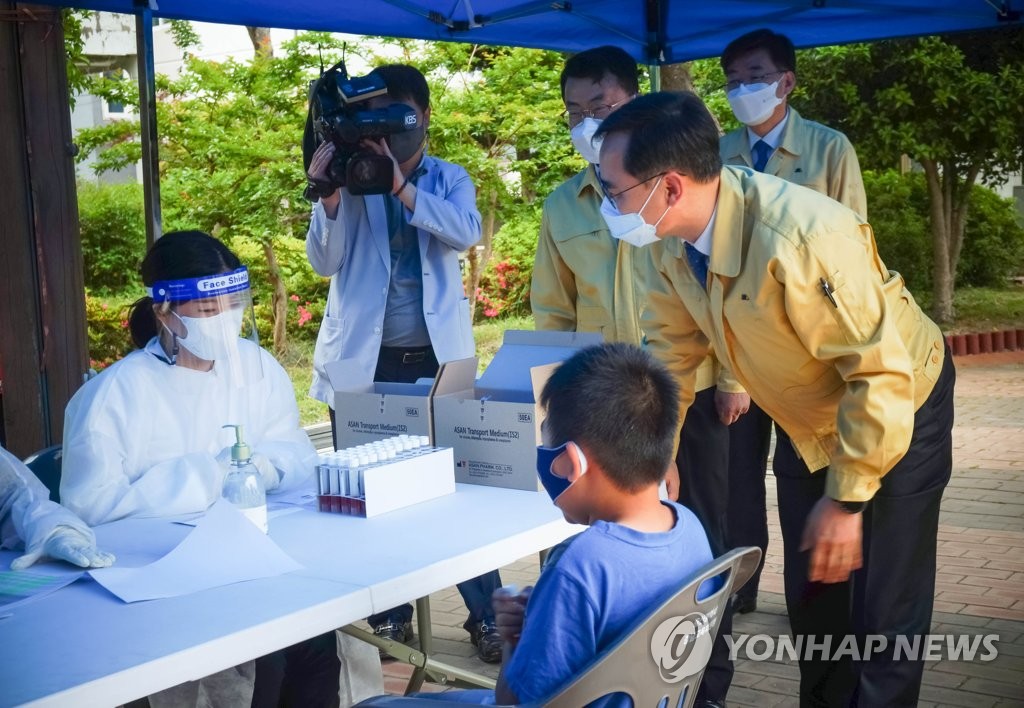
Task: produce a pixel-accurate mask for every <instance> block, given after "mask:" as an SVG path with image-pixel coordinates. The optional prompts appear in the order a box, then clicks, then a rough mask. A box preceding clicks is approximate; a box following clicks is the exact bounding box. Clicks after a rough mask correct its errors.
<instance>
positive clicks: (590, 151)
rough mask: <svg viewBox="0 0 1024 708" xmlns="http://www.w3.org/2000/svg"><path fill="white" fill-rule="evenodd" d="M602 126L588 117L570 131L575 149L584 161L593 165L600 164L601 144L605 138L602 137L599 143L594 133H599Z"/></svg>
mask: <svg viewBox="0 0 1024 708" xmlns="http://www.w3.org/2000/svg"><path fill="white" fill-rule="evenodd" d="M600 125H601V121H600V120H598V119H597V118H591V117H590V116H587V117H586V118H584V119H583V120H582V121H580V122H579V123H577V124H576V125H574V126H573V127H572V130H570V131H569V136H570V137H571V138H572V145H573V147H575V148H576V151H577V152H578V153H579V154H580V156H582V157H583V159H584V160H586V161H587V162H589V163H590V164H592V165H596V164H597V163H598V162H600V157H601V143H603V142H604V136H603V135H602V136H601V137H600V138H598V139H597V141H594V133H596V132H597V128H598V126H600Z"/></svg>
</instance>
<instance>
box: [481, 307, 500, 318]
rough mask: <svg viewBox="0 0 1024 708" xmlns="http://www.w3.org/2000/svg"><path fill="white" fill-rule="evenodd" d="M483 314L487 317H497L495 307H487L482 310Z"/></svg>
mask: <svg viewBox="0 0 1024 708" xmlns="http://www.w3.org/2000/svg"><path fill="white" fill-rule="evenodd" d="M484 314H485V315H486V316H487V317H497V316H498V311H497V310H496V309H494V308H493V307H488V308H487V309H486V310H484Z"/></svg>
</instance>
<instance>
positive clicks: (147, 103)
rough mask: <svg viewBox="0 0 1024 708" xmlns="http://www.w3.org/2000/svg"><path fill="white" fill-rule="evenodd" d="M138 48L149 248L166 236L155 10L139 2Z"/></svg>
mask: <svg viewBox="0 0 1024 708" xmlns="http://www.w3.org/2000/svg"><path fill="white" fill-rule="evenodd" d="M135 46H136V53H137V54H138V62H139V67H138V72H139V123H140V125H141V128H142V191H143V200H144V201H145V207H146V246H147V247H149V246H152V245H153V243H154V242H155V241H156V240H157V239H158V238H160V236H161V235H162V233H163V224H162V221H163V218H162V216H161V213H160V151H159V146H158V144H157V129H156V128H157V126H156V63H155V61H154V59H153V10H152V9H151V7H150V5H149V3H148V2H146V0H136V8H135Z"/></svg>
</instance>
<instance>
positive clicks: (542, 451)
mask: <svg viewBox="0 0 1024 708" xmlns="http://www.w3.org/2000/svg"><path fill="white" fill-rule="evenodd" d="M569 445H572V446H573V447H574V448H576V454H578V455H579V457H580V467H581V468H582V469H581V470H580V476H581V477H582V476H583V475H585V474H586V473H587V458H586V457H584V455H583V450H581V449H580V446H579V445H577V444H576V443H574V442H572V441H569V442H567V443H565V444H564V445H561V446H559V447H544V446H543V445H538V446H537V476H538V477H540V483H541V484H542V485H544V489H545V490H546V491H547V493H548V496H549V497H551V501H555V500H556V499H558V497H559V496H561V495H562V492H564V491H565V490H566V489H568V488H569V487H571V486H572V482H570V481H569V480H568V479H566V478H565V477H559V476H558V475H556V474H555V473H554V472H552V471H551V465H552V464H554V462H555V459H556V458H557V457H558V456H559V455H561V454H562V453H563V452H565V449H566V448H567V447H569Z"/></svg>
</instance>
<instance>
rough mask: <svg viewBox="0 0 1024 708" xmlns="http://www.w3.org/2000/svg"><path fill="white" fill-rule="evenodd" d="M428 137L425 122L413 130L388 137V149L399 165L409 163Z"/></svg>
mask: <svg viewBox="0 0 1024 708" xmlns="http://www.w3.org/2000/svg"><path fill="white" fill-rule="evenodd" d="M425 137H426V128H425V126H424V125H423V121H422V120H421V121H420V124H419V125H418V126H416V127H415V128H414V129H412V130H404V131H402V132H401V133H394V134H392V135H389V136H387V138H386V139H387V143H388V148H390V149H391V154H392V155H394V156H395V159H396V160H398V164H402V163H405V162H407V161H409V160H410V159H411V158H412V157H413V156H414V155H415V154H416V153H417V152H418V151H419V149H420V148H421V147H423V141H424V138H425Z"/></svg>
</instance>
